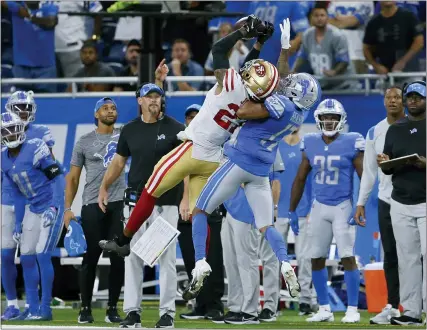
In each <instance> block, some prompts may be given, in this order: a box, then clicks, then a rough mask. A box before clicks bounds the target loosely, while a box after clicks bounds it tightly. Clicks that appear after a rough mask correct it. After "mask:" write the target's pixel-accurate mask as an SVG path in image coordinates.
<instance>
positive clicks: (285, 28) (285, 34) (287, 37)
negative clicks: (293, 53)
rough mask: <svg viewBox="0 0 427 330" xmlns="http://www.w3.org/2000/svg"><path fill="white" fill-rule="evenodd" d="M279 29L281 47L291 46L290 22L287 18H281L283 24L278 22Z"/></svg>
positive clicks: (287, 47)
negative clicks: (280, 32)
mask: <svg viewBox="0 0 427 330" xmlns="http://www.w3.org/2000/svg"><path fill="white" fill-rule="evenodd" d="M280 31H282V35H281V37H280V42H281V43H282V49H289V48H291V43H290V41H291V22H290V21H289V18H285V19H284V20H283V24H280Z"/></svg>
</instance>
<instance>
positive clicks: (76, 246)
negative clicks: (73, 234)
mask: <svg viewBox="0 0 427 330" xmlns="http://www.w3.org/2000/svg"><path fill="white" fill-rule="evenodd" d="M79 247H80V244H79V243H77V242H76V241H75V240H73V239H71V240H70V249H71V250H76V253H78V250H79Z"/></svg>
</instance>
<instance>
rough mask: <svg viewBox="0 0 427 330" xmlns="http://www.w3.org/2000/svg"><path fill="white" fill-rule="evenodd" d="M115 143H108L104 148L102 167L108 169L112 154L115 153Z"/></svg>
mask: <svg viewBox="0 0 427 330" xmlns="http://www.w3.org/2000/svg"><path fill="white" fill-rule="evenodd" d="M116 149H117V142H116V141H110V142H109V143H108V144H107V146H106V147H105V155H104V167H108V165H110V163H111V162H112V161H113V157H114V154H115V153H116Z"/></svg>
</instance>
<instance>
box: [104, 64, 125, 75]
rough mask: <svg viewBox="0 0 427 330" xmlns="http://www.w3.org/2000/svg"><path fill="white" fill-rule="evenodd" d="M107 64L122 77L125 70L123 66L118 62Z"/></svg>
mask: <svg viewBox="0 0 427 330" xmlns="http://www.w3.org/2000/svg"><path fill="white" fill-rule="evenodd" d="M107 64H108V65H109V66H110V67H111V68H112V69H113V70H114V72H115V73H116V75H120V73H121V72H122V70H123V64H122V63H118V62H107Z"/></svg>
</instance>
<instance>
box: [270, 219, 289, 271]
mask: <svg viewBox="0 0 427 330" xmlns="http://www.w3.org/2000/svg"><path fill="white" fill-rule="evenodd" d="M265 239H266V240H267V242H268V243H269V244H270V246H271V248H272V249H273V251H274V254H275V255H276V257H277V259H279V261H280V263H282V262H283V261H285V262H288V261H289V258H288V250H287V248H286V243H285V241H284V240H283V237H282V235H280V233H279V232H278V231H277V230H276V228H274V227H267V230H266V231H265Z"/></svg>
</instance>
